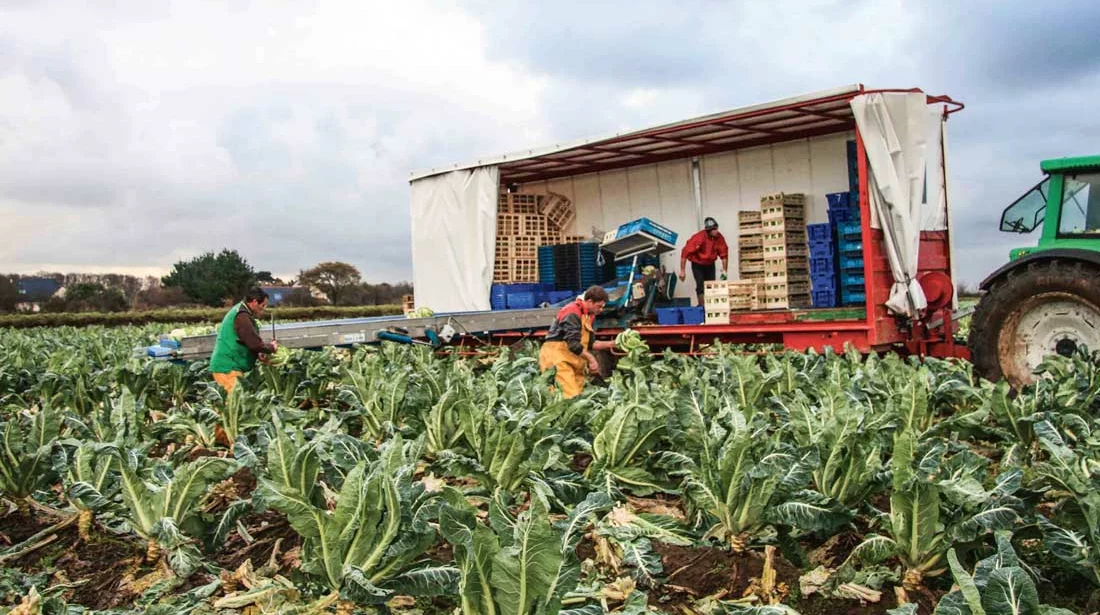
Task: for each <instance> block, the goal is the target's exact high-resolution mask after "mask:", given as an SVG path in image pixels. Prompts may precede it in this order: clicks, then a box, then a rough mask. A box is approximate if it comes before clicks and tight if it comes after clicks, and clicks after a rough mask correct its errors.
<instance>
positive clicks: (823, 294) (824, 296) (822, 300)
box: [812, 289, 836, 308]
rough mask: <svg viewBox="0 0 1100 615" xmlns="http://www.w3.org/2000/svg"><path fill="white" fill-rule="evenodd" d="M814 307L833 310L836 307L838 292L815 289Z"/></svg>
mask: <svg viewBox="0 0 1100 615" xmlns="http://www.w3.org/2000/svg"><path fill="white" fill-rule="evenodd" d="M812 297H813V306H814V307H815V308H831V307H836V291H835V290H817V289H814V291H813V293H812Z"/></svg>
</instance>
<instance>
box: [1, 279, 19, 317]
mask: <svg viewBox="0 0 1100 615" xmlns="http://www.w3.org/2000/svg"><path fill="white" fill-rule="evenodd" d="M16 303H19V279H18V276H7V275H0V312H14V311H15V304H16Z"/></svg>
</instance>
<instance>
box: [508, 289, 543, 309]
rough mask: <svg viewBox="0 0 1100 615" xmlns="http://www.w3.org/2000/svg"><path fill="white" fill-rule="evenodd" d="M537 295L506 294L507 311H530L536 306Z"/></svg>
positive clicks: (526, 293)
mask: <svg viewBox="0 0 1100 615" xmlns="http://www.w3.org/2000/svg"><path fill="white" fill-rule="evenodd" d="M537 295H538V293H535V292H513V293H508V299H507V307H508V309H509V310H530V309H532V308H534V307H535V305H537V303H536V301H537Z"/></svg>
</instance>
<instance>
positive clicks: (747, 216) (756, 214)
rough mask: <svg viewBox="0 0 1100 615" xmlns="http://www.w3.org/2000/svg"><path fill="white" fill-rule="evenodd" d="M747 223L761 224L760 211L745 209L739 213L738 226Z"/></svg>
mask: <svg viewBox="0 0 1100 615" xmlns="http://www.w3.org/2000/svg"><path fill="white" fill-rule="evenodd" d="M746 222H749V223H751V222H760V210H758V209H743V210H741V211H739V212H737V224H738V226H740V225H742V224H745V223H746Z"/></svg>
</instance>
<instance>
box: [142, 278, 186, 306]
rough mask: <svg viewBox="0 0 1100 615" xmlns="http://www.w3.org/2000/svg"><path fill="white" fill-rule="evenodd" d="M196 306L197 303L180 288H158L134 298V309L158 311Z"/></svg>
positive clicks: (158, 286)
mask: <svg viewBox="0 0 1100 615" xmlns="http://www.w3.org/2000/svg"><path fill="white" fill-rule="evenodd" d="M193 305H195V301H194V300H193V299H191V298H190V297H188V296H187V293H185V292H183V289H182V288H179V287H178V286H160V284H159V283H158V284H157V285H156V286H153V287H151V288H147V289H145V290H143V291H141V292H139V293H138V294H137V295H136V296H135V297H134V309H137V310H156V309H162V308H170V307H189V306H193Z"/></svg>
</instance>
